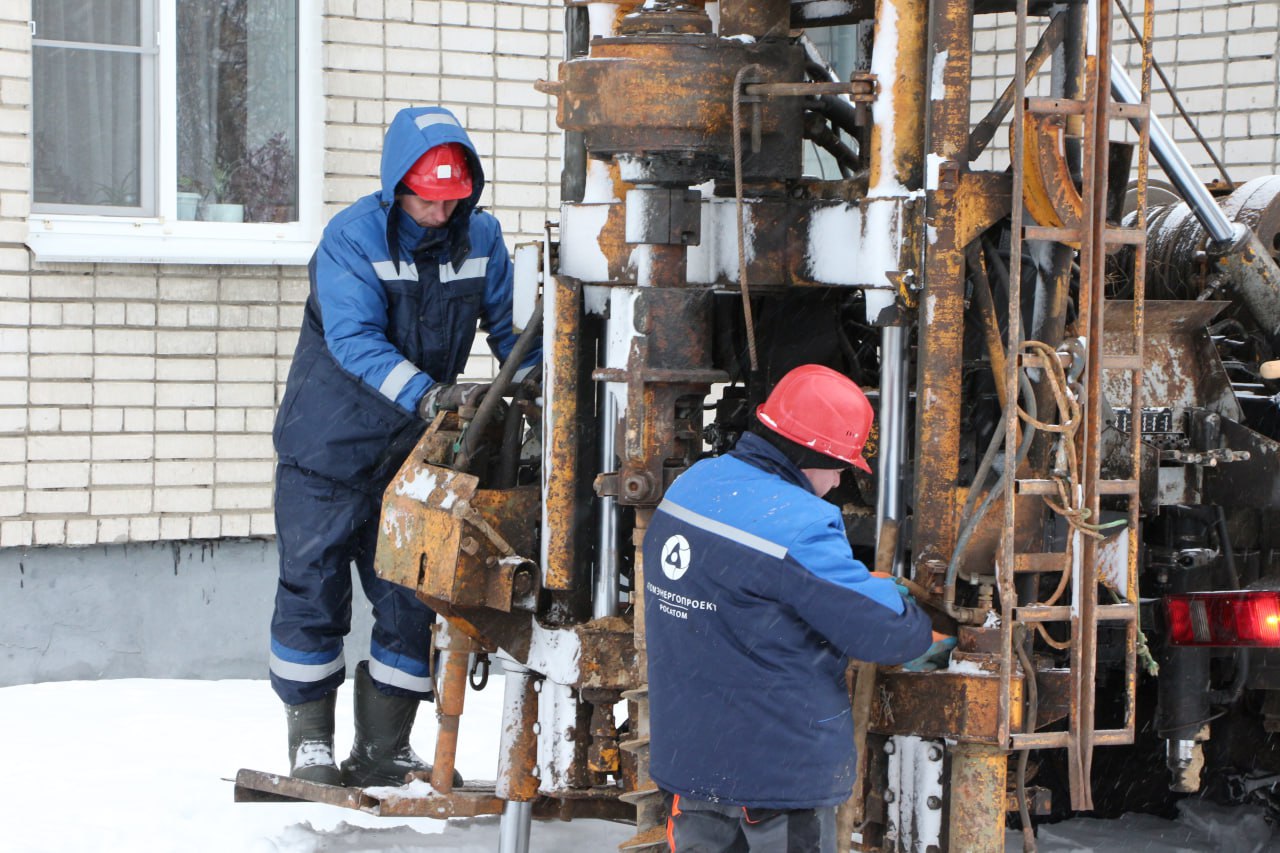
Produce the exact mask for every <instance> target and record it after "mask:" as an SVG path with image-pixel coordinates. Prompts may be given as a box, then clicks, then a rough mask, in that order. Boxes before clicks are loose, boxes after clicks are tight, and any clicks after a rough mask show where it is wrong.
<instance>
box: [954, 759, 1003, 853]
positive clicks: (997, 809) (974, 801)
mask: <svg viewBox="0 0 1280 853" xmlns="http://www.w3.org/2000/svg"><path fill="white" fill-rule="evenodd" d="M1008 764H1009V758H1008V753H1007V752H1005V751H1004V750H1003V749H999V748H997V747H993V746H987V745H984V744H974V743H960V744H956V745H955V746H953V747H951V788H950V791H949V794H950V800H951V802H952V804H953V806H952V809H951V818H950V820H949V821H948V823H947V835H948V842H949V844H948V849H949V850H966V851H967V850H973V851H978V850H982V851H991V850H1003V849H1004V822H1005V811H1006V809H1007V807H1008V802H1007V799H1006V793H1005V790H1006V776H1007V773H1008Z"/></svg>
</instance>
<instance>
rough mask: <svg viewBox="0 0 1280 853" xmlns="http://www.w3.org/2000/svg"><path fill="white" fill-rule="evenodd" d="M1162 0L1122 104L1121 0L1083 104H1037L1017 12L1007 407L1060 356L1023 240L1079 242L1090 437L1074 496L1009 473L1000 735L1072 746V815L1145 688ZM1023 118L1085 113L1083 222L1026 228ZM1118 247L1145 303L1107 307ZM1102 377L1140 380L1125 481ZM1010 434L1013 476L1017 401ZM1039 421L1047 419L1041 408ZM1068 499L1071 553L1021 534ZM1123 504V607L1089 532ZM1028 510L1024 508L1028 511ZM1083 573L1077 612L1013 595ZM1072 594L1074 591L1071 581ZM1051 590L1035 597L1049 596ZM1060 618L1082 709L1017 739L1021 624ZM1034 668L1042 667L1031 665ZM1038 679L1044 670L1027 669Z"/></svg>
mask: <svg viewBox="0 0 1280 853" xmlns="http://www.w3.org/2000/svg"><path fill="white" fill-rule="evenodd" d="M1153 9H1154V3H1153V2H1152V0H1146V2H1145V8H1144V18H1143V22H1144V38H1143V40H1142V42H1141V48H1142V56H1143V61H1142V86H1141V103H1138V104H1120V103H1116V102H1113V101H1112V99H1111V97H1110V89H1109V82H1108V81H1109V78H1110V64H1111V55H1110V32H1111V21H1112V14H1111V11H1112V9H1111V5H1110V0H1094V2H1091V3H1090V4H1089V11H1088V14H1090V15H1093V16H1094V20H1093V21H1092V22H1091V24H1092V31H1093V32H1094V33H1095V34H1096V35H1095V37H1094V38H1093V39H1092V41H1093V43H1092V44H1090V45H1089V46H1088V49H1087V51H1086V59H1085V67H1084V96H1083V98H1081V99H1062V98H1027V97H1026V94H1025V93H1026V79H1025V72H1024V67H1025V60H1024V57H1025V54H1026V50H1025V46H1026V32H1027V30H1026V27H1027V15H1026V0H1019V2H1018V4H1017V27H1018V33H1017V39H1018V48H1017V50H1018V54H1017V56H1018V61H1016V62H1015V73H1016V79H1015V92H1016V96H1017V100H1016V102H1015V104H1016V112H1015V116H1014V122H1015V134H1014V149H1015V150H1014V151H1012V152H1011V154H1012V161H1013V166H1014V175H1013V198H1014V201H1015V203H1014V206H1013V228H1012V245H1011V247H1010V270H1009V305H1008V311H1009V314H1008V316H1009V318H1010V321H1009V326H1008V327H1009V336H1010V340H1009V346H1008V353H1009V357H1008V358H1007V359H1006V367H1005V375H1004V392H1005V396H1004V399H1005V400H1006V401H1017V400H1018V388H1019V373H1020V372H1021V371H1022V370H1024V369H1033V368H1039V369H1041V370H1042V371H1043V370H1048V369H1050V368H1051V367H1052V366H1053V365H1050V363H1049V360H1050V358H1052V356H1048V355H1047V354H1045V353H1043V352H1040V353H1035V352H1027V351H1026V350H1025V349H1024V341H1022V340H1021V336H1022V324H1021V310H1020V306H1021V299H1020V293H1019V291H1020V276H1021V270H1020V267H1021V257H1022V245H1023V242H1024V241H1025V240H1048V241H1056V242H1059V243H1064V244H1068V245H1075V246H1079V248H1080V254H1079V267H1080V283H1079V297H1078V298H1079V305H1078V317H1077V320H1076V327H1075V331H1076V333H1077V335H1078V336H1079V337H1080V338H1082V339H1083V340H1084V341H1085V347H1084V357H1085V369H1084V372H1083V376H1082V379H1083V383H1084V385H1083V391H1084V393H1083V395H1082V396H1081V398H1080V400H1079V405H1080V410H1081V412H1080V418H1081V419H1082V420H1081V423H1080V424H1079V428H1078V430H1077V431H1076V432H1075V435H1074V436H1073V437H1072V439H1071V440H1073V441H1074V444H1075V452H1076V454H1077V459H1078V472H1079V473H1078V481H1076V482H1071V483H1069V484H1067V486H1066V490H1065V497H1066V499H1067V500H1066V501H1060V500H1059V499H1060V498H1063V497H1064V487H1063V484H1062V483H1061V482H1060V481H1059V480H1056V479H1043V478H1036V477H1034V476H1029V475H1028V474H1027V472H1026V471H1019V472H1017V474H1016V475H1015V476H1007V477H1006V478H1005V479H1004V501H1005V503H1004V509H1005V519H1004V530H1003V532H1002V534H1001V541H1000V550H999V559H998V561H997V582H998V587H999V590H1000V600H999V609H1000V615H1001V629H1002V637H1001V639H1002V641H1003V642H1002V643H1001V648H1002V649H1003V652H1002V656H1001V660H1000V676H1001V679H1002V688H1003V689H1002V696H1003V697H1004V701H1003V702H1002V703H1001V709H1000V710H1001V719H1000V730H1001V732H1007V733H1008V741H1007V743H1008V746H1009V748H1011V749H1013V750H1026V749H1043V748H1065V749H1066V750H1067V753H1068V765H1069V781H1070V790H1071V805H1072V808H1073V809H1077V810H1086V809H1091V808H1092V807H1093V802H1092V791H1091V787H1090V781H1089V774H1090V767H1091V764H1092V753H1093V747H1094V746H1102V745H1111V744H1126V743H1132V742H1133V737H1134V718H1135V707H1136V692H1137V648H1138V634H1139V629H1140V624H1139V610H1138V589H1137V575H1138V535H1137V529H1138V523H1139V506H1140V502H1139V453H1140V449H1141V429H1140V428H1139V424H1140V422H1141V418H1140V413H1141V394H1142V378H1143V282H1144V277H1145V265H1146V212H1145V207H1146V192H1147V148H1148V140H1149V116H1150V111H1149V101H1150V94H1149V93H1150V75H1151V39H1152V22H1153ZM1024 114H1031V115H1032V116H1036V115H1041V116H1043V115H1059V116H1079V117H1080V118H1081V119H1082V123H1083V144H1082V157H1081V164H1082V188H1081V193H1080V196H1081V202H1082V205H1081V208H1080V209H1081V214H1080V217H1079V222H1066V223H1060V224H1055V225H1043V224H1026V223H1024V221H1023V220H1024V216H1023V211H1022V204H1021V199H1022V196H1023V193H1022V190H1023V186H1024V179H1025V175H1024V169H1025V164H1024V161H1023V156H1022V151H1023V146H1024V144H1025V142H1024V140H1023V138H1022V137H1023V134H1022V129H1023V127H1024V123H1023V122H1024ZM1113 119H1124V120H1126V121H1127V122H1129V123H1130V124H1132V125H1133V126H1134V127H1135V128H1137V129H1138V135H1139V142H1138V146H1137V157H1138V188H1137V198H1138V208H1137V210H1138V213H1137V217H1136V222H1135V224H1134V226H1133V227H1130V228H1122V227H1117V226H1114V225H1112V224H1110V223H1108V222H1107V219H1106V198H1107V165H1108V141H1109V132H1108V131H1109V126H1110V124H1111V121H1112V120H1113ZM1119 245H1128V246H1131V247H1132V251H1133V254H1134V293H1133V299H1132V300H1131V301H1129V302H1125V303H1121V302H1117V301H1112V303H1111V307H1110V309H1108V308H1107V303H1108V300H1107V297H1106V292H1105V291H1106V276H1105V264H1106V257H1107V254H1108V249H1109V248H1111V247H1115V246H1119ZM1108 320H1109V322H1110V327H1111V329H1112V335H1113V339H1119V340H1124V341H1128V342H1129V343H1128V344H1127V347H1128V348H1127V349H1126V350H1125V351H1123V352H1108V351H1104V328H1105V326H1104V324H1105V323H1107V321H1108ZM1103 370H1106V371H1108V372H1113V373H1114V372H1117V371H1120V372H1123V373H1124V374H1126V375H1127V377H1128V383H1129V391H1130V399H1129V406H1130V412H1131V413H1132V417H1131V418H1130V424H1131V426H1130V435H1129V452H1130V462H1131V465H1130V470H1129V473H1128V476H1127V477H1124V478H1120V479H1109V478H1104V477H1103V476H1102V471H1101V459H1100V450H1101V447H1102V430H1103V426H1104V424H1103V412H1104V405H1103ZM1005 417H1006V422H1005V429H1006V435H1007V436H1008V439H1007V441H1006V445H1005V466H1006V468H1005V470H1006V471H1013V470H1014V467H1015V465H1016V464H1017V452H1016V448H1017V446H1018V443H1019V442H1018V440H1017V438H1016V437H1017V436H1018V435H1019V432H1020V430H1022V429H1026V428H1030V427H1028V426H1027V424H1026V423H1024V422H1023V419H1022V418H1021V417H1020V416H1019V414H1018V409H1017V407H1016V406H1015V405H1006V408H1005ZM1039 417H1040V418H1041V419H1043V418H1044V413H1039ZM1046 498H1047V499H1051V500H1054V501H1055V502H1058V503H1060V504H1062V503H1065V504H1066V505H1067V507H1068V508H1069V509H1071V510H1073V511H1074V513H1075V518H1076V521H1077V522H1079V526H1078V527H1077V526H1072V527H1069V528H1068V530H1069V536H1068V546H1067V549H1066V550H1065V551H1059V552H1034V551H1029V550H1025V549H1023V548H1020V547H1019V543H1018V541H1017V537H1016V536H1015V532H1016V531H1017V530H1018V525H1017V522H1018V517H1019V515H1020V513H1025V512H1028V511H1030V510H1031V509H1032V508H1033V507H1032V506H1030V505H1029V502H1032V501H1034V503H1035V506H1034V509H1035V510H1036V511H1039V512H1044V509H1043V507H1041V506H1040V504H1041V503H1042V502H1043V501H1044V500H1045V499H1046ZM1104 498H1106V499H1109V501H1116V500H1119V501H1122V502H1123V503H1125V505H1126V510H1127V512H1126V516H1127V518H1126V527H1125V528H1124V531H1125V532H1123V533H1119V534H1117V535H1119V536H1123V537H1127V543H1126V545H1127V547H1126V553H1125V560H1126V566H1127V572H1126V574H1125V576H1124V584H1123V586H1124V588H1123V590H1120V591H1119V592H1118V600H1117V601H1116V602H1115V603H1112V602H1109V601H1104V600H1100V599H1099V583H1100V578H1099V571H1098V562H1099V560H1098V558H1099V545H1100V543H1099V540H1098V539H1096V538H1094V537H1093V536H1091V535H1088V533H1087V532H1083V531H1088V530H1092V529H1095V526H1096V522H1097V521H1098V520H1099V518H1100V510H1101V503H1102V500H1103V499H1104ZM1020 504H1021V506H1020ZM1068 572H1069V573H1071V577H1070V587H1069V588H1068V589H1067V592H1065V593H1063V597H1064V598H1065V597H1066V596H1068V595H1069V597H1070V598H1069V600H1070V603H1068V604H1059V603H1056V602H1054V603H1052V604H1045V605H1039V604H1032V605H1019V604H1018V602H1017V597H1016V592H1015V586H1014V582H1015V578H1016V576H1018V575H1020V574H1024V573H1045V574H1056V575H1058V576H1059V578H1061V577H1062V576H1063V575H1064V573H1068ZM1064 586H1065V585H1064ZM1038 597H1039V596H1037V598H1038ZM1052 623H1057V624H1058V625H1065V626H1066V627H1067V628H1068V630H1069V641H1068V642H1069V646H1070V672H1071V674H1070V714H1069V725H1068V728H1067V730H1066V731H1055V732H1035V731H1025V732H1018V731H1011V730H1010V727H1009V717H1010V713H1011V709H1010V699H1009V697H1010V696H1011V683H1012V681H1013V679H1015V678H1020V677H1022V676H1021V673H1020V670H1021V667H1020V665H1019V663H1018V658H1017V656H1016V654H1015V650H1014V645H1015V643H1016V639H1015V638H1016V637H1020V636H1022V634H1021V632H1019V631H1017V630H1016V627H1017V626H1023V630H1025V631H1027V632H1028V633H1030V632H1032V631H1035V630H1037V628H1039V629H1041V630H1044V628H1045V625H1047V624H1052ZM1102 623H1118V624H1122V625H1123V626H1124V629H1125V657H1124V661H1125V663H1124V666H1125V695H1124V703H1125V704H1124V725H1123V726H1122V727H1119V728H1108V729H1098V728H1096V715H1095V698H1096V697H1095V687H1096V685H1095V678H1096V672H1097V660H1096V655H1097V644H1098V627H1099V625H1100V624H1102ZM1033 667H1034V664H1033ZM1026 676H1027V677H1029V678H1034V677H1035V674H1034V673H1027V674H1026Z"/></svg>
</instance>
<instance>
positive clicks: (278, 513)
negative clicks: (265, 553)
mask: <svg viewBox="0 0 1280 853" xmlns="http://www.w3.org/2000/svg"><path fill="white" fill-rule="evenodd" d="M380 509H381V501H380V498H379V497H378V496H375V495H371V494H368V493H366V492H362V491H359V490H356V489H352V488H350V487H349V486H346V485H343V484H342V483H339V482H337V481H335V480H330V479H328V478H327V477H321V476H319V475H317V474H313V473H311V472H308V471H305V470H303V469H301V468H295V467H294V466H292V465H283V464H282V465H278V466H277V467H276V488H275V517H276V537H277V539H276V542H277V546H278V548H279V551H280V583H279V586H278V587H277V589H276V607H275V615H274V616H273V617H272V619H271V686H272V687H273V688H275V691H276V693H277V695H279V696H280V698H281V699H282V700H283V701H284V702H285V703H286V704H289V705H298V704H301V703H304V702H312V701H314V700H316V699H320V698H321V697H323V696H325V695H327V694H328V693H331V692H332V691H334V690H336V689H337V688H338V685H339V684H341V683H342V681H343V679H344V678H345V677H346V661H345V659H344V657H343V638H344V637H346V635H347V633H348V632H349V631H350V630H351V564H352V563H353V562H354V563H355V565H356V570H357V572H358V573H359V575H360V585H361V586H362V587H363V588H364V594H365V597H366V598H368V600H369V603H370V604H371V605H372V606H373V618H374V623H373V636H372V638H371V641H370V644H369V645H370V660H369V674H370V675H371V676H372V677H373V680H374V683H375V684H376V685H377V686H378V688H379V689H380V690H382V691H383V692H384V693H389V694H393V695H400V696H408V697H413V698H416V699H431V698H432V695H433V691H432V684H431V667H430V660H431V625H432V623H433V622H434V621H435V618H436V616H435V613H434V612H433V611H432V610H431V609H430V608H428V607H427V606H426V605H425V604H423V603H422V602H421V601H419V600H418V598H417V596H416V595H414V593H413V592H412V591H411V590H409V589H408V588H407V587H403V586H401V585H399V584H395V583H391V582H389V581H384V580H382V579H381V578H379V577H378V576H377V575H375V574H374V571H373V554H374V547H375V545H376V544H377V540H378V519H379V512H380Z"/></svg>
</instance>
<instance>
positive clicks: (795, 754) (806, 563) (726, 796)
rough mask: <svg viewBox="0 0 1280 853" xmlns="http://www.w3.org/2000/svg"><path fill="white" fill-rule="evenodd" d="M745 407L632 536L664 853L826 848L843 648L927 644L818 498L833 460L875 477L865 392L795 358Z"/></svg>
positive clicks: (833, 511)
mask: <svg viewBox="0 0 1280 853" xmlns="http://www.w3.org/2000/svg"><path fill="white" fill-rule="evenodd" d="M756 416H757V419H758V420H757V422H756V423H753V425H752V428H751V431H749V432H747V433H744V434H743V436H742V438H741V439H740V440H739V441H738V443H737V445H736V446H735V447H734V449H733V450H732V451H731V452H729V453H728V454H726V455H724V456H720V457H717V458H715V459H707V460H703V461H701V462H698V463H697V464H695V465H694V466H693V467H691V468H690V469H689V470H688V471H686V472H685V473H684V474H683V475H681V476H680V477H679V478H678V479H677V480H676V481H675V483H674V484H672V486H671V488H670V489H669V490H668V491H667V493H666V497H665V498H664V500H663V501H662V504H661V505H660V506H659V507H658V509H657V511H656V512H655V513H654V516H653V520H652V523H651V524H650V526H649V529H648V531H647V532H646V534H645V539H644V566H645V572H644V585H645V591H644V596H645V624H646V631H647V643H648V652H649V702H650V720H651V727H652V731H651V736H652V740H651V750H650V758H651V763H650V773H651V775H652V777H653V780H654V781H655V782H656V783H657V784H658V787H660V788H661V789H662V790H663V791H665V792H667V793H668V795H669V796H670V813H671V817H670V819H669V822H668V824H667V839H668V843H669V844H670V847H671V849H672V850H673V851H699V853H714V851H735V852H736V851H753V853H755V851H761V853H763V851H769V853H781V851H824V853H825V851H834V850H835V849H836V839H835V809H836V806H837V805H838V804H839V803H842V802H844V801H845V800H847V799H848V798H849V795H850V792H851V790H852V786H853V772H854V766H855V762H856V756H855V755H854V750H853V720H852V713H851V710H850V701H849V691H848V688H847V686H846V682H845V668H846V665H847V663H848V661H849V658H851V657H852V658H857V659H859V660H863V661H871V662H875V663H879V664H899V663H904V662H907V661H912V660H913V659H915V658H917V657H919V656H921V655H924V654H925V653H926V652H928V651H929V650H930V649H931V644H932V643H933V639H934V638H933V635H932V630H931V628H930V624H929V619H928V618H927V617H926V616H925V614H924V613H923V612H922V611H921V610H920V608H919V606H917V605H916V603H915V602H914V601H913V600H911V599H910V598H909V597H904V596H902V595H901V594H900V593H899V590H898V588H897V586H896V585H895V584H894V583H893V582H892V581H891V580H889V579H885V578H877V577H871V576H870V574H869V573H868V571H867V568H866V566H864V565H863V564H862V563H860V562H858V561H857V560H855V559H854V557H853V554H852V551H851V549H850V546H849V540H848V538H847V537H846V535H845V529H844V522H843V520H842V519H841V516H840V510H839V508H838V507H836V506H834V505H833V504H830V503H828V502H826V501H824V500H823V499H822V498H823V495H825V494H826V493H827V492H828V491H829V490H831V489H832V488H834V487H835V485H836V484H837V483H838V482H839V480H840V476H841V473H842V471H843V469H845V468H848V467H850V466H856V467H858V468H859V469H861V470H863V471H866V472H868V473H870V468H869V467H868V466H867V463H866V461H865V460H864V459H863V458H862V447H863V444H864V443H865V442H866V440H867V434H868V433H869V432H870V429H871V421H872V410H871V405H870V403H869V402H868V401H867V398H866V397H865V396H864V395H863V393H862V390H861V389H859V388H858V386H857V385H856V384H854V383H853V382H852V381H851V380H849V379H848V378H846V377H844V376H842V375H840V374H839V373H836V372H835V371H833V370H831V369H829V368H826V367H821V366H818V365H812V364H811V365H804V366H801V367H797V368H796V369H794V370H792V371H791V372H789V373H788V374H787V375H786V376H784V377H783V378H782V380H781V381H780V382H779V383H778V385H777V387H776V388H774V390H773V392H772V393H771V394H770V395H769V397H768V399H767V400H766V401H765V402H764V404H763V405H761V406H760V407H759V408H758V409H757V410H756Z"/></svg>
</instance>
